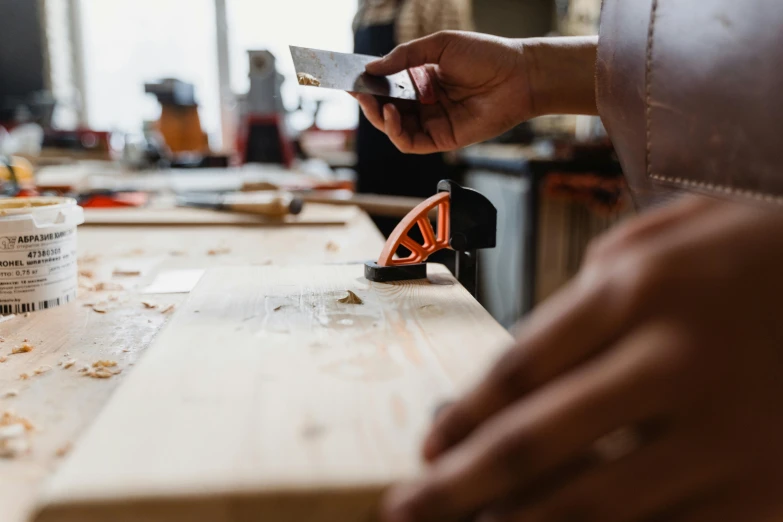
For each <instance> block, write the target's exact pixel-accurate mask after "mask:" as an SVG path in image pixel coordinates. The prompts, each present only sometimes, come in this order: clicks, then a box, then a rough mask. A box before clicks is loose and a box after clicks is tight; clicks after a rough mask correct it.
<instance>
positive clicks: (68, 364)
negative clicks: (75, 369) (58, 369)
mask: <svg viewBox="0 0 783 522" xmlns="http://www.w3.org/2000/svg"><path fill="white" fill-rule="evenodd" d="M74 364H76V359H68V360H67V361H65V362H64V363H63V369H65V370H67V369H69V368H71V367H72V366H73V365H74Z"/></svg>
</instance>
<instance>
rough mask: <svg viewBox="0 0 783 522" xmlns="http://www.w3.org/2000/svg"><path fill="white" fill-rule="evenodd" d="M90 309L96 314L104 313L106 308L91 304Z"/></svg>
mask: <svg viewBox="0 0 783 522" xmlns="http://www.w3.org/2000/svg"><path fill="white" fill-rule="evenodd" d="M92 311H93V312H95V313H98V314H105V313H106V312H107V311H108V310H107V309H106V307H105V306H101V305H93V306H92Z"/></svg>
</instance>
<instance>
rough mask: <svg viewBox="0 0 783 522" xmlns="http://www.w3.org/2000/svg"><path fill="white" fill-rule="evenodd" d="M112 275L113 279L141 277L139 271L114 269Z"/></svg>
mask: <svg viewBox="0 0 783 522" xmlns="http://www.w3.org/2000/svg"><path fill="white" fill-rule="evenodd" d="M112 275H113V276H114V277H138V276H140V275H141V270H120V269H117V268H115V269H114V271H113V272H112Z"/></svg>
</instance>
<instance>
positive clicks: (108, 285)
mask: <svg viewBox="0 0 783 522" xmlns="http://www.w3.org/2000/svg"><path fill="white" fill-rule="evenodd" d="M95 290H96V291H98V292H120V291H122V290H125V287H124V286H122V285H121V284H119V283H114V282H111V281H102V282H100V283H96V284H95Z"/></svg>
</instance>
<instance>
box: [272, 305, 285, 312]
mask: <svg viewBox="0 0 783 522" xmlns="http://www.w3.org/2000/svg"><path fill="white" fill-rule="evenodd" d="M282 309H283V305H280V306H278V307H276V308H275V309H274V311H275V312H279V311H280V310H282Z"/></svg>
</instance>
